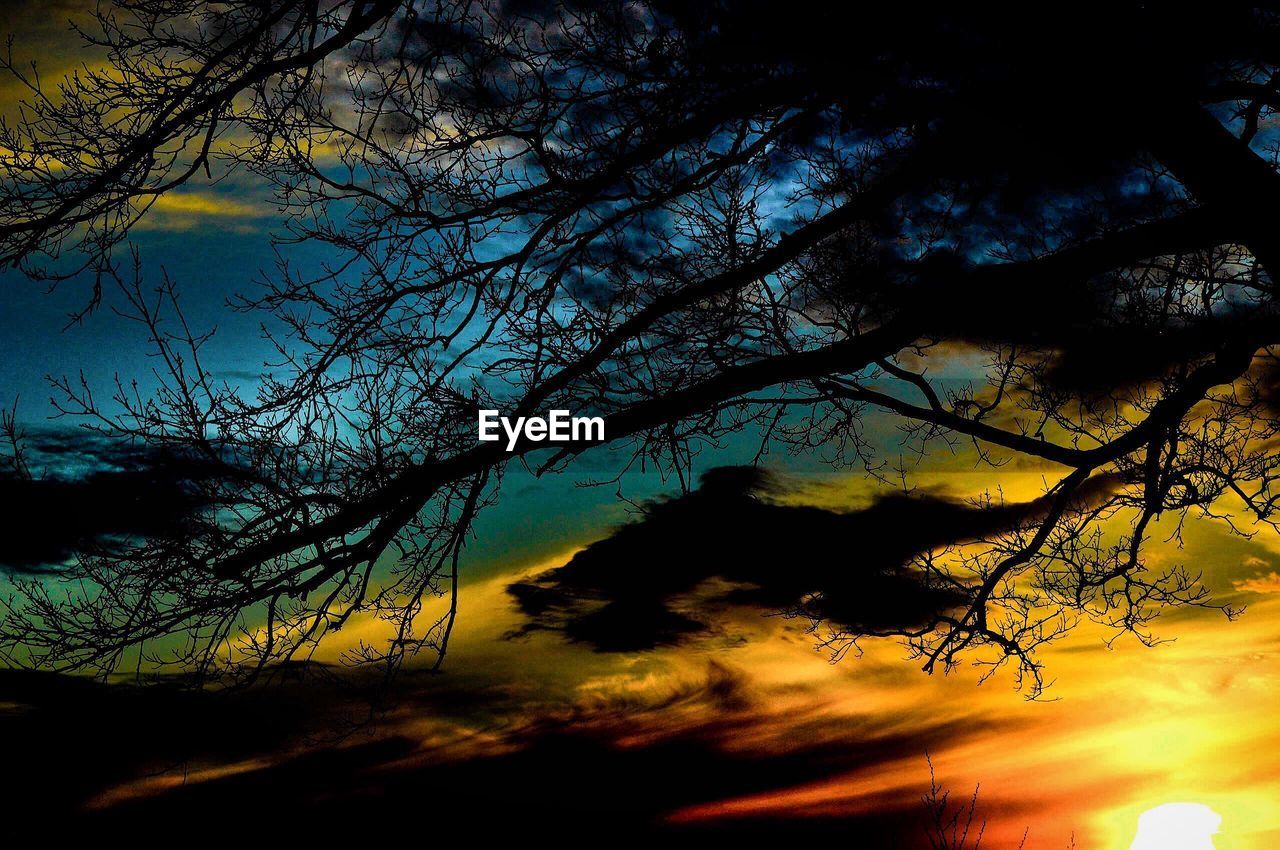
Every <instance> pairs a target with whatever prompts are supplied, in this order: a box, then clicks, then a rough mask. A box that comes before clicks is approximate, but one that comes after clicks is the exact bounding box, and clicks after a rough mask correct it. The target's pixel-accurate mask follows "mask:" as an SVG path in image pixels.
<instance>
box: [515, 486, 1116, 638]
mask: <svg viewBox="0 0 1280 850" xmlns="http://www.w3.org/2000/svg"><path fill="white" fill-rule="evenodd" d="M1114 486H1115V482H1114V480H1112V479H1111V478H1109V477H1107V476H1099V477H1097V478H1096V479H1095V480H1093V482H1092V483H1091V484H1090V485H1089V492H1088V493H1086V494H1085V495H1084V496H1082V498H1086V499H1092V498H1095V497H1096V496H1098V495H1100V494H1102V493H1109V492H1110V491H1111V489H1113V488H1114ZM787 495H788V493H787V491H786V488H784V487H783V486H782V485H781V484H779V483H778V482H777V481H774V480H772V479H770V478H769V477H768V476H766V475H765V474H764V473H762V472H761V471H760V470H757V469H753V468H750V467H722V468H719V469H713V470H711V471H709V472H708V473H707V474H705V475H704V476H703V478H702V484H701V487H700V488H699V489H698V490H696V491H694V492H692V493H690V494H688V495H685V496H681V497H679V498H674V499H666V500H655V501H652V502H649V503H647V504H645V505H644V506H643V509H642V516H641V518H640V519H639V520H637V521H635V522H632V523H630V524H628V525H624V526H622V527H621V528H619V529H617V530H616V531H615V532H614V533H613V534H612V535H610V536H609V537H607V538H605V539H603V540H600V541H597V542H595V543H593V544H591V545H590V546H588V547H586V548H585V549H584V550H582V551H581V552H579V553H578V554H577V555H575V556H574V557H573V559H572V560H570V561H569V562H568V563H567V564H565V565H564V566H562V567H559V568H556V569H553V570H550V571H548V572H546V573H544V574H542V575H540V576H537V577H534V578H533V579H530V580H524V581H519V582H515V583H513V584H511V585H510V587H509V590H510V592H511V594H512V595H513V596H514V597H515V599H516V600H517V602H518V604H519V606H520V608H521V610H522V611H523V612H524V613H525V614H526V616H527V617H528V618H529V622H528V623H527V624H526V625H525V626H524V627H523V628H522V629H520V630H518V631H517V633H516V634H525V633H529V632H534V631H539V630H550V631H558V632H561V633H563V634H564V635H565V636H566V637H567V638H568V639H569V640H571V641H575V642H582V643H586V644H588V645H591V646H593V647H595V648H596V649H599V650H602V651H634V650H644V649H653V648H655V647H658V646H670V645H675V644H678V643H681V642H683V641H685V640H687V639H689V638H690V637H692V636H695V635H699V634H706V633H708V632H710V631H711V625H710V623H709V622H708V618H707V617H706V616H705V615H704V613H703V612H705V611H707V610H709V609H714V608H715V607H716V606H717V605H723V604H731V605H744V604H745V605H750V606H754V607H757V608H760V609H763V610H766V611H775V612H776V611H783V612H791V613H795V614H800V615H804V616H809V617H812V618H815V619H819V620H823V621H827V622H830V623H832V624H833V625H835V626H838V627H839V628H841V629H844V630H847V631H849V632H853V633H868V632H877V631H885V630H889V629H896V628H907V627H913V626H918V625H921V624H923V623H926V622H927V621H928V620H929V619H930V618H931V617H932V616H934V615H935V614H937V613H939V612H942V611H945V610H947V609H951V608H954V607H956V606H958V605H960V604H961V603H963V602H964V599H965V597H964V596H963V595H962V594H961V593H960V592H959V591H957V590H955V589H954V588H951V587H939V586H937V585H930V584H929V583H928V582H927V581H926V580H925V579H924V577H923V576H922V574H921V573H919V572H918V571H915V570H913V569H911V568H910V567H909V566H908V563H909V562H910V561H911V559H912V558H913V557H914V556H916V555H918V554H921V553H923V552H926V551H929V550H932V549H936V548H938V547H941V546H945V545H948V544H953V543H959V542H963V541H967V540H975V539H980V538H982V537H984V536H986V535H990V534H994V533H998V532H1002V531H1006V530H1009V529H1011V528H1013V527H1015V526H1017V525H1019V524H1020V523H1025V522H1027V521H1030V520H1034V519H1035V518H1036V517H1038V516H1039V515H1041V514H1042V513H1043V511H1044V510H1045V509H1046V508H1047V505H1048V502H1047V501H1046V500H1044V499H1038V500H1033V501H1031V502H1026V503H1021V504H1010V505H995V506H989V507H978V506H975V505H973V504H970V503H967V502H961V501H957V500H952V499H948V498H944V497H942V496H937V495H902V494H895V495H888V496H881V497H880V498H879V499H877V500H876V501H874V502H872V503H871V504H870V505H869V506H868V507H866V508H864V509H862V510H858V511H853V512H839V511H832V510H825V509H822V508H817V507H808V506H794V505H786V504H779V503H778V501H777V499H778V498H782V497H786V496H787ZM717 583H718V584H719V586H720V589H719V590H717V589H716V587H715V586H716V584H717Z"/></svg>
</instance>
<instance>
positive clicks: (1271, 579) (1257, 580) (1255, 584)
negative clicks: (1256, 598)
mask: <svg viewBox="0 0 1280 850" xmlns="http://www.w3.org/2000/svg"><path fill="white" fill-rule="evenodd" d="M1249 561H1257V562H1258V564H1263V563H1264V562H1263V561H1261V559H1259V558H1250V559H1249ZM1246 566H1254V565H1253V564H1250V563H1248V562H1246ZM1232 584H1233V585H1234V586H1235V589H1236V590H1240V591H1244V592H1246V593H1280V573H1277V572H1276V571H1275V570H1272V571H1270V572H1268V573H1259V574H1257V575H1254V576H1251V577H1249V578H1241V579H1236V580H1235V581H1233V582H1232Z"/></svg>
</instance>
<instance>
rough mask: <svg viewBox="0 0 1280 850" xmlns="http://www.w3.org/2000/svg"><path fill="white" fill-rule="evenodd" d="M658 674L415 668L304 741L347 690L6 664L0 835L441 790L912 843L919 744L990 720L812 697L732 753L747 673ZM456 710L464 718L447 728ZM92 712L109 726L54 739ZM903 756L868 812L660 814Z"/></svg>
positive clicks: (554, 826) (552, 807)
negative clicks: (145, 679) (617, 685)
mask: <svg viewBox="0 0 1280 850" xmlns="http://www.w3.org/2000/svg"><path fill="white" fill-rule="evenodd" d="M667 684H668V686H667V687H665V688H660V689H654V690H653V691H652V692H650V693H645V694H615V695H613V696H612V697H611V698H595V699H591V700H584V701H580V702H578V703H577V704H575V705H572V706H568V707H566V706H559V707H557V708H555V709H535V708H530V707H529V706H528V705H527V703H526V702H525V701H524V698H523V697H522V695H521V694H513V693H501V692H489V693H487V694H483V693H477V692H472V691H469V690H467V688H466V687H462V688H461V689H459V688H458V686H457V685H450V683H449V682H448V681H447V680H441V679H439V678H438V677H429V678H425V679H418V680H417V681H415V682H408V683H406V684H405V688H404V690H402V691H401V692H400V693H399V696H400V700H401V701H400V702H399V703H398V705H397V707H396V709H395V710H394V711H393V712H392V714H391V715H390V716H388V717H385V718H384V719H383V721H382V722H381V723H379V724H377V725H376V726H373V727H366V728H362V729H360V730H358V731H357V732H356V734H354V735H353V736H349V737H336V736H327V737H325V738H315V737H308V733H309V732H311V731H313V730H315V729H317V728H324V727H325V726H326V725H330V726H331V728H336V727H337V726H338V725H339V724H341V722H342V720H341V718H342V717H343V712H344V711H347V710H350V709H353V708H358V707H359V701H358V699H357V700H356V701H354V702H351V703H343V702H342V701H337V700H335V699H334V697H333V693H334V692H333V691H331V690H329V689H327V688H326V687H325V686H320V687H315V686H308V685H305V684H294V685H291V686H289V687H278V688H273V689H269V690H255V691H248V692H240V693H231V694H222V695H214V694H210V693H199V692H181V691H173V690H169V689H167V688H164V687H160V688H151V689H139V688H134V687H129V686H126V685H103V684H100V683H96V682H90V681H86V680H83V679H75V678H71V677H63V676H54V675H49V674H31V673H17V672H13V671H0V701H4V702H8V703H9V704H10V705H16V706H18V708H17V709H16V710H9V711H5V710H3V708H0V730H2V731H3V732H4V733H5V735H6V740H9V741H13V742H14V746H13V747H11V748H10V750H9V751H8V752H7V753H6V756H7V765H8V767H9V770H7V771H5V772H3V774H0V790H3V791H4V792H5V799H6V800H8V801H10V802H11V803H14V804H15V811H19V810H25V811H31V810H35V811H40V812H42V813H43V816H42V817H40V818H38V819H35V820H32V821H24V820H22V819H20V818H15V819H13V820H11V821H10V822H7V823H6V828H10V827H12V828H14V829H15V830H17V831H19V832H21V831H23V830H25V829H31V830H38V829H42V828H47V825H48V818H49V817H57V818H58V823H59V828H60V829H74V830H79V829H85V830H106V831H108V832H114V831H115V830H117V829H126V828H134V826H133V825H136V824H138V823H146V824H147V825H148V829H164V828H172V827H177V826H187V825H189V824H190V823H191V822H194V820H196V819H201V818H207V816H208V813H209V812H212V811H226V810H228V809H234V808H235V807H236V806H238V805H241V804H243V801H244V800H248V799H251V800H257V801H260V802H259V805H260V806H261V807H262V811H264V812H268V813H271V812H274V813H278V818H276V819H274V820H275V821H276V822H278V823H287V824H288V825H289V828H290V829H294V828H296V827H297V826H298V825H306V824H317V823H321V824H326V825H331V823H332V821H331V818H332V815H333V813H334V812H335V811H340V810H341V811H347V810H350V809H352V808H358V809H359V810H360V811H365V812H384V813H392V812H408V811H413V810H415V807H418V806H421V805H422V801H423V800H424V799H433V798H437V797H439V796H440V795H445V796H446V797H447V799H448V803H447V809H448V813H449V815H448V816H449V818H450V820H451V821H453V822H455V823H460V824H467V825H469V827H468V828H472V829H474V830H475V831H476V832H475V833H474V834H484V835H485V836H487V837H490V838H492V837H495V836H501V837H503V838H507V839H516V838H520V839H527V837H528V836H529V835H543V836H556V837H557V838H558V839H561V840H568V839H574V838H576V839H588V838H591V837H594V838H595V839H597V841H598V840H599V839H600V838H602V837H609V836H613V835H616V834H617V830H618V829H619V827H620V826H622V827H624V828H625V829H626V830H627V832H628V834H629V835H646V836H649V837H652V838H658V837H662V838H664V839H666V840H672V841H677V842H683V841H693V840H700V839H706V838H712V839H716V838H726V837H736V836H745V835H748V834H755V835H759V834H761V833H766V834H776V835H778V836H779V837H781V836H782V835H790V836H792V837H817V836H821V835H838V834H842V833H843V834H846V835H856V836H859V837H861V838H868V839H869V838H871V837H874V838H876V839H877V844H876V845H875V846H881V844H883V846H896V847H899V848H900V850H909V849H910V850H914V849H915V848H916V846H917V844H916V843H915V842H916V840H918V838H920V837H922V833H921V831H920V808H919V802H918V792H919V791H920V790H922V789H923V788H924V787H925V786H926V785H927V781H928V774H927V768H926V766H925V763H924V759H923V752H924V749H925V748H927V747H930V746H934V747H936V746H940V745H941V744H942V743H944V742H951V743H955V742H960V741H965V740H969V739H972V738H973V737H975V736H978V735H980V734H982V733H983V732H985V731H987V729H988V727H987V726H986V724H984V723H981V722H973V721H964V722H958V721H954V720H949V721H948V720H940V721H924V723H923V726H924V728H911V729H906V728H902V727H900V726H898V725H895V724H894V723H891V722H888V721H887V720H886V719H885V718H878V717H874V716H872V715H871V714H858V715H853V716H850V715H847V714H842V715H833V714H831V713H829V712H828V711H825V710H822V709H821V708H820V707H818V706H815V707H814V709H813V712H812V714H811V715H807V714H805V713H804V712H795V711H792V712H789V713H788V714H787V716H786V719H787V721H788V722H791V723H802V724H805V728H806V729H807V731H808V733H809V734H808V735H806V736H804V737H803V738H793V739H791V740H789V741H788V742H787V743H786V745H785V746H782V747H775V746H772V745H770V746H768V747H766V748H763V749H751V750H750V752H746V751H743V750H742V749H741V748H740V746H739V745H738V742H740V741H742V740H751V739H753V738H757V737H758V736H759V731H760V729H761V728H770V727H771V726H772V725H773V724H774V723H776V722H777V721H778V718H779V715H778V713H777V712H776V711H775V710H773V709H771V708H769V706H768V699H767V694H758V693H756V692H755V686H754V685H753V684H752V682H751V680H750V678H749V676H748V674H747V673H746V672H745V671H744V670H742V669H739V668H735V667H731V666H728V665H724V664H720V663H715V662H712V663H709V664H707V665H706V666H705V667H704V669H703V673H702V675H701V676H700V677H694V678H690V679H688V680H684V681H676V682H668V683H667ZM326 694H327V696H326ZM313 698H314V699H313ZM366 708H367V707H366ZM458 709H461V710H462V711H465V712H470V713H471V716H470V718H469V719H467V720H465V721H460V720H458V719H457V718H458V717H459V715H456V714H452V712H454V711H457V710H458ZM485 717H487V718H490V720H488V721H485V720H483V719H480V718H485ZM87 718H92V727H93V728H94V729H102V730H104V731H103V734H101V735H94V734H84V735H66V734H64V733H65V731H66V730H67V729H72V728H75V729H79V728H83V724H84V723H85V720H86V719H87ZM494 718H496V719H494ZM409 719H411V720H412V723H406V722H404V721H406V720H409ZM451 723H455V724H457V725H454V726H452V727H451V726H450V724H451ZM427 727H430V728H431V729H432V730H435V732H440V731H441V730H451V732H450V734H435V733H433V732H432V731H429V730H428V729H427ZM899 764H910V765H911V766H912V767H911V777H910V779H911V782H912V784H911V785H910V787H904V788H899V789H894V790H891V791H887V792H884V793H880V794H877V795H876V797H875V803H876V807H875V808H876V811H874V812H872V811H868V810H867V808H866V807H858V809H857V810H856V811H855V810H854V809H853V808H852V807H851V808H850V809H849V810H847V811H844V812H841V813H836V814H834V815H832V816H827V817H821V818H808V817H805V818H795V817H788V816H786V815H785V814H784V813H766V814H765V815H763V816H759V817H753V818H747V819H741V818H736V817H725V818H722V819H715V818H712V819H698V820H697V821H696V822H694V821H689V820H686V821H682V822H679V823H677V822H673V821H672V819H671V815H672V814H673V813H676V812H680V811H684V810H689V809H691V808H692V807H701V806H708V805H713V804H715V803H716V801H719V800H722V799H724V798H725V797H731V798H737V797H742V796H746V797H756V796H759V795H772V794H783V793H786V791H787V790H788V789H790V788H792V787H795V786H797V785H800V784H803V783H807V782H810V781H813V780H814V779H815V778H819V779H820V778H832V779H833V780H834V779H837V778H839V777H841V776H843V775H847V774H848V773H849V772H850V771H862V770H867V771H875V770H878V769H883V768H887V767H888V766H895V765H899ZM156 768H160V769H159V770H157V769H156ZM50 789H56V791H51V790H50ZM282 819H283V820H282ZM271 820H273V819H272V818H267V821H271ZM369 828H370V829H379V828H387V829H391V830H393V831H395V832H398V831H399V830H401V829H408V828H410V827H409V825H408V824H407V823H401V822H387V823H385V824H378V823H374V824H370V825H369ZM890 837H893V838H894V839H895V840H896V843H894V844H893V845H890V844H889V842H888V840H887V839H888V838H890ZM882 839H883V840H882ZM593 843H595V842H593Z"/></svg>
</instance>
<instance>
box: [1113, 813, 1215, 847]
mask: <svg viewBox="0 0 1280 850" xmlns="http://www.w3.org/2000/svg"><path fill="white" fill-rule="evenodd" d="M1221 825H1222V816H1221V815H1219V814H1218V813H1217V812H1215V811H1214V810H1213V809H1211V808H1209V807H1208V806H1202V805H1201V804H1199V803H1165V804H1164V805H1163V806H1156V807H1155V808H1154V809H1148V810H1147V811H1145V812H1143V813H1142V814H1140V815H1139V816H1138V834H1137V835H1136V836H1135V837H1134V839H1133V843H1132V844H1130V845H1129V850H1215V848H1214V846H1213V836H1215V835H1217V834H1218V827H1219V826H1221Z"/></svg>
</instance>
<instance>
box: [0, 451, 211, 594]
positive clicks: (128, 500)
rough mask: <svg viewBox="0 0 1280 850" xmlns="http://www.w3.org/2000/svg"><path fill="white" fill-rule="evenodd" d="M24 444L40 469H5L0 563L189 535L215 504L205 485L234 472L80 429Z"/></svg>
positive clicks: (31, 567) (40, 561)
mask: <svg viewBox="0 0 1280 850" xmlns="http://www.w3.org/2000/svg"><path fill="white" fill-rule="evenodd" d="M26 448H27V450H28V452H29V462H30V465H32V466H33V467H34V468H35V469H36V470H37V471H40V474H38V475H35V476H31V477H28V476H23V475H19V474H17V473H15V472H13V471H0V504H3V505H4V508H3V510H0V566H3V567H8V568H10V569H12V570H16V571H19V572H41V571H44V570H47V569H48V568H51V567H56V566H57V565H59V564H62V563H65V562H66V561H67V560H69V559H70V558H72V557H73V556H75V555H76V554H77V553H82V552H95V553H103V554H110V553H119V552H122V551H123V550H124V549H125V548H126V547H127V546H128V545H129V544H130V543H131V542H136V541H137V540H139V539H142V538H153V539H156V538H165V539H170V538H177V537H181V536H184V535H186V534H189V533H191V532H192V530H193V528H194V525H195V524H196V523H197V522H198V521H199V520H200V518H201V517H202V515H203V514H205V513H206V512H207V511H208V509H209V508H210V507H211V505H210V503H209V498H208V495H207V493H206V492H205V489H204V488H203V487H202V486H201V485H202V484H205V483H208V482H210V481H212V480H214V479H215V478H217V477H219V476H220V475H224V474H225V473H226V472H227V470H228V467H227V466H225V465H221V464H218V463H214V462H211V461H209V460H207V459H202V458H196V457H193V456H184V455H182V454H179V453H176V452H172V451H166V450H158V449H152V448H148V447H144V446H138V445H134V444H130V443H121V442H113V441H110V440H107V439H104V438H102V437H99V436H97V435H95V434H92V433H89V432H81V431H41V432H38V433H36V434H34V435H31V436H30V437H29V439H28V444H27V447H26Z"/></svg>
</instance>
